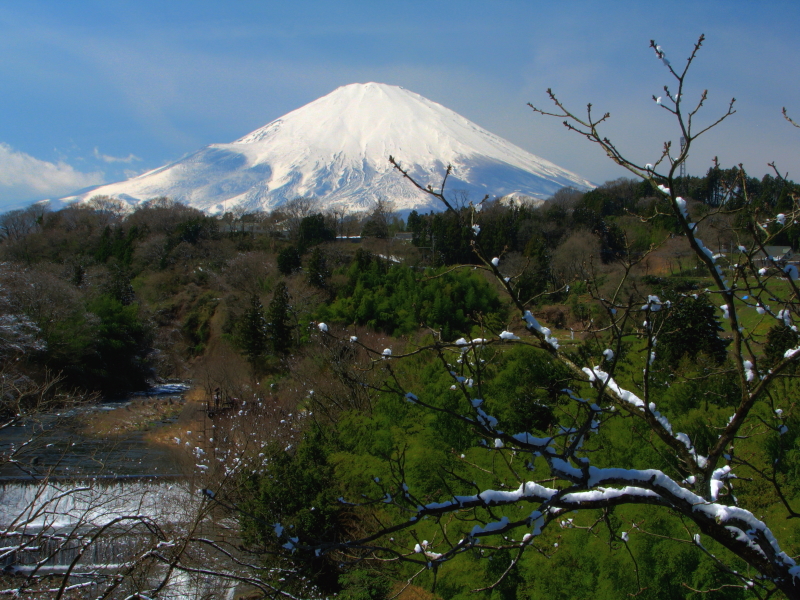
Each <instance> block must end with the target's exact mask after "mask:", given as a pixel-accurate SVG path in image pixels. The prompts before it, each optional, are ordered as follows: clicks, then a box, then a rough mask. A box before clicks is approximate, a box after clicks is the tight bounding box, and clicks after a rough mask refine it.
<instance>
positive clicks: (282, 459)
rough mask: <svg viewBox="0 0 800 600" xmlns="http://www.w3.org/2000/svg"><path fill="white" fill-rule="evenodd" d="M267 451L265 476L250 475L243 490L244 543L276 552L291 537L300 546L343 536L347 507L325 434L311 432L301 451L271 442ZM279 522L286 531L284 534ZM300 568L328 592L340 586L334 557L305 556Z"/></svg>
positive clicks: (313, 581) (300, 446) (315, 583)
mask: <svg viewBox="0 0 800 600" xmlns="http://www.w3.org/2000/svg"><path fill="white" fill-rule="evenodd" d="M289 450H292V451H291V452H290V451H289ZM263 452H264V454H265V462H266V464H268V465H269V466H268V469H266V471H265V472H264V474H263V475H257V474H255V473H254V474H251V475H249V476H247V477H246V479H245V480H244V481H243V486H242V489H241V490H240V492H241V498H242V501H241V503H240V505H239V506H240V508H241V512H242V515H243V516H242V535H243V537H244V539H245V541H246V542H247V543H250V544H255V545H257V546H260V547H262V548H264V549H265V550H267V551H270V550H272V551H274V550H275V549H276V548H277V547H278V546H281V545H283V544H284V543H286V542H288V540H289V539H290V538H297V540H298V541H297V543H298V545H302V544H319V543H322V542H325V541H336V540H338V539H340V537H341V536H342V532H343V521H344V513H345V509H344V507H343V505H341V504H340V503H339V502H337V497H338V495H339V494H338V493H337V486H336V483H335V480H334V478H333V469H332V467H331V465H330V463H329V461H328V457H327V454H328V449H327V448H326V447H325V443H324V438H323V436H322V433H321V432H320V431H319V430H312V431H310V432H308V433H307V434H306V435H305V436H304V437H303V439H302V440H301V441H300V442H299V444H298V446H297V449H296V450H293V449H291V448H285V447H283V445H281V444H278V443H272V444H271V445H270V446H269V447H267V448H264V449H263ZM276 524H280V526H281V528H282V531H283V532H284V533H282V537H281V538H278V536H277V535H276V528H275V525H276ZM279 531H280V530H279ZM297 568H298V569H300V571H301V573H302V575H303V576H305V577H307V578H308V579H309V580H310V581H311V583H313V584H314V585H316V586H318V587H319V588H320V589H321V590H322V591H323V592H334V591H337V590H338V588H339V582H338V578H339V572H338V566H337V565H336V564H335V563H334V562H332V561H331V560H330V559H328V558H316V559H308V558H306V559H305V560H301V561H298V564H297Z"/></svg>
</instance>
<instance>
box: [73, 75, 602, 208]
mask: <svg viewBox="0 0 800 600" xmlns="http://www.w3.org/2000/svg"><path fill="white" fill-rule="evenodd" d="M390 155H391V156H394V157H395V158H396V159H397V160H398V161H399V162H401V163H402V165H403V166H404V168H407V169H409V171H410V172H411V173H412V174H413V175H414V176H415V177H416V178H418V180H419V181H420V182H421V183H423V184H428V183H430V184H432V185H434V186H437V187H438V185H439V183H440V182H441V177H442V175H443V174H444V171H445V169H446V166H447V165H448V164H450V165H452V166H453V174H452V176H451V179H450V180H449V185H448V188H449V189H450V190H452V191H460V192H464V193H467V194H468V195H469V197H470V198H473V197H474V199H475V200H480V199H481V198H483V196H484V195H485V194H489V195H490V196H492V197H494V196H505V195H509V194H514V195H517V196H527V197H530V198H538V199H544V198H546V197H548V196H550V195H551V194H552V193H553V192H555V191H556V190H558V189H559V188H561V187H564V186H573V187H578V188H586V187H590V186H591V183H590V182H588V181H587V180H585V179H583V178H581V177H579V176H577V175H574V174H573V173H570V172H568V171H565V170H564V169H561V168H560V167H557V166H556V165H554V164H552V163H550V162H548V161H546V160H544V159H541V158H539V157H537V156H534V155H533V154H530V153H529V152H526V151H524V150H522V149H521V148H519V147H517V146H514V145H513V144H511V143H510V142H508V141H506V140H504V139H502V138H500V137H498V136H496V135H494V134H492V133H490V132H488V131H486V130H485V129H483V128H481V127H479V126H478V125H476V124H474V123H472V122H471V121H469V120H468V119H465V118H464V117H462V116H460V115H459V114H457V113H455V112H453V111H452V110H450V109H447V108H445V107H444V106H442V105H441V104H437V103H436V102H432V101H430V100H428V99H426V98H424V97H422V96H420V95H419V94H415V93H414V92H411V91H408V90H406V89H404V88H402V87H397V86H392V85H386V84H382V83H364V84H350V85H346V86H343V87H340V88H337V89H336V90H334V91H333V92H331V93H330V94H328V95H327V96H323V97H322V98H319V99H317V100H315V101H313V102H311V103H309V104H307V105H305V106H303V107H301V108H298V109H297V110H294V111H292V112H290V113H288V114H286V115H284V116H283V117H280V118H278V119H276V120H274V121H272V122H271V123H269V124H267V125H265V126H264V127H261V128H260V129H257V130H255V131H253V132H252V133H249V134H247V135H246V136H244V137H242V138H240V139H238V140H236V141H235V142H232V143H229V144H212V145H210V146H207V147H206V148H203V149H202V150H200V151H198V152H196V153H194V154H192V155H190V156H188V157H186V158H184V159H182V160H180V161H177V162H175V163H173V164H170V165H166V166H164V167H161V168H159V169H155V170H153V171H150V172H148V173H144V174H143V175H140V176H138V177H135V178H133V179H129V180H128V181H124V182H120V183H114V184H110V185H106V186H101V187H99V188H96V189H94V190H92V191H90V192H88V193H85V194H83V195H82V196H78V197H76V199H88V198H89V197H91V196H94V195H97V194H105V195H109V196H113V197H118V198H121V199H124V200H127V201H129V202H131V203H138V202H141V201H144V200H147V199H149V198H152V197H156V196H169V197H171V198H173V199H175V200H179V201H182V202H185V203H187V204H190V205H191V206H195V207H196V208H199V209H202V210H205V211H207V212H209V213H221V212H225V211H227V210H230V208H232V207H233V206H235V205H239V204H244V205H245V207H246V208H248V209H251V210H257V209H266V210H271V209H273V208H277V207H278V206H280V205H281V204H282V203H283V202H285V201H286V200H290V199H292V198H295V197H297V196H313V197H316V198H318V199H319V200H320V201H321V202H322V204H323V206H326V207H334V206H335V207H340V208H345V209H349V210H363V209H367V208H369V207H370V206H371V205H372V204H373V203H374V201H375V200H376V199H378V198H382V199H384V200H389V201H392V202H393V207H394V209H395V210H398V211H403V212H407V211H409V210H411V209H414V208H415V209H417V210H424V211H427V210H428V209H433V210H441V209H442V207H441V206H438V205H436V203H435V201H433V199H432V198H430V197H428V196H426V195H425V194H424V193H422V192H420V191H419V190H417V189H416V188H414V187H413V186H411V185H410V184H409V182H408V181H405V180H404V179H403V178H402V177H401V176H400V174H399V173H397V171H396V170H394V168H393V167H392V165H390V163H389V161H388V157H389V156H390Z"/></svg>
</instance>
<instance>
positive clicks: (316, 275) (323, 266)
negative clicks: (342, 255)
mask: <svg viewBox="0 0 800 600" xmlns="http://www.w3.org/2000/svg"><path fill="white" fill-rule="evenodd" d="M307 269H308V283H310V284H311V285H313V286H314V287H318V288H320V289H324V288H325V286H326V283H327V279H328V275H329V273H328V265H327V261H326V260H325V254H323V253H322V251H321V250H320V249H319V248H314V250H313V251H312V252H311V257H310V258H309V259H308V265H307Z"/></svg>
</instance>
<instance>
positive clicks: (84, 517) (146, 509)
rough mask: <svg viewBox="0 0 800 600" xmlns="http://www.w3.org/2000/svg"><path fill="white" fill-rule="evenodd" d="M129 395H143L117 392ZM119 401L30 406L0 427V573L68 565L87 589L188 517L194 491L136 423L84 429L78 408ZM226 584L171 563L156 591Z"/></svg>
mask: <svg viewBox="0 0 800 600" xmlns="http://www.w3.org/2000/svg"><path fill="white" fill-rule="evenodd" d="M183 389H184V388H178V389H176V388H172V389H169V388H168V389H166V390H161V391H163V392H166V393H179V392H181V391H183ZM157 391H158V390H157ZM137 401H145V400H143V399H142V398H131V399H128V400H127V402H129V403H134V402H137ZM120 406H123V407H124V406H125V404H124V403H123V404H120V403H110V404H100V405H97V406H94V407H83V408H78V409H73V410H70V411H65V412H62V413H60V414H47V415H40V416H39V417H38V418H37V419H36V420H32V419H31V420H28V421H26V422H24V423H22V424H21V425H20V426H17V427H10V428H6V429H5V430H3V431H0V455H6V456H8V455H9V454H10V453H12V452H13V453H15V454H14V457H15V458H16V459H17V462H16V463H14V462H4V463H0V569H3V571H4V573H6V574H13V575H16V576H17V577H21V578H23V579H24V578H26V577H29V576H30V575H31V574H33V573H35V574H36V575H37V576H46V575H54V576H57V575H63V574H64V573H66V572H67V570H68V569H73V570H72V571H70V572H71V577H70V584H73V585H80V584H85V585H87V586H88V587H87V588H86V589H85V590H83V591H82V593H85V594H88V595H87V597H91V596H92V594H93V593H94V594H95V595H96V592H97V590H98V589H100V588H99V587H97V586H102V585H104V584H105V583H106V582H108V581H111V579H110V578H111V577H112V576H113V575H114V574H115V573H117V572H120V570H121V569H123V568H124V567H125V565H127V564H129V563H130V561H131V560H132V558H133V557H135V556H136V555H137V553H138V552H141V551H142V548H148V547H152V546H153V544H154V543H158V540H159V539H162V538H163V539H169V537H170V536H179V535H180V532H181V531H182V530H183V529H184V528H185V527H186V525H187V524H188V523H191V522H192V519H194V518H195V515H196V514H197V508H198V505H199V504H200V502H201V499H200V493H199V491H198V490H196V489H193V487H192V482H191V480H190V479H189V478H186V477H183V476H182V475H181V470H182V469H181V467H180V461H179V457H180V454H179V453H178V452H176V451H175V450H173V449H172V448H169V447H162V446H159V445H154V444H152V443H150V442H149V441H148V438H147V436H146V435H145V433H144V432H142V431H129V432H125V433H121V434H119V435H115V436H113V437H110V438H109V437H107V438H103V439H101V438H97V437H91V436H87V435H84V433H83V431H84V429H83V427H84V426H85V419H83V417H85V416H86V415H87V414H89V413H91V412H92V411H101V412H102V411H107V410H118V409H119V408H120ZM175 418H176V417H172V418H170V419H165V420H164V421H163V422H162V424H164V425H166V424H170V423H172V422H174V420H175ZM87 540H91V543H87ZM73 563H74V565H73ZM71 565H72V566H71ZM163 576H164V568H163V567H159V568H156V569H154V570H153V572H152V573H151V574H150V575H149V577H152V578H154V579H155V580H157V579H158V577H163ZM12 580H13V578H12ZM232 594H233V590H232V588H231V586H230V585H229V584H227V583H226V582H224V581H220V580H219V579H218V578H214V577H190V576H188V575H186V574H185V573H184V574H182V573H177V572H176V573H175V574H173V575H172V576H171V577H169V586H168V589H167V590H165V591H164V593H162V594H161V596H160V597H166V598H208V597H216V598H219V597H224V596H230V595H232Z"/></svg>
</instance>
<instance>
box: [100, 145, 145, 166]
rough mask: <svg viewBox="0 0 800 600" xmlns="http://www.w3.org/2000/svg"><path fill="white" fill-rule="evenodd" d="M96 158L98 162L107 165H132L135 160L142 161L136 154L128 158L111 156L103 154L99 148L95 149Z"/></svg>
mask: <svg viewBox="0 0 800 600" xmlns="http://www.w3.org/2000/svg"><path fill="white" fill-rule="evenodd" d="M94 157H95V158H96V159H98V160H102V161H105V162H107V163H117V162H121V163H132V162H133V161H135V160H142V159H141V158H139V157H138V156H136V155H135V154H133V153H131V154H129V155H128V156H125V157H121V156H109V155H108V154H102V153H101V152H100V151H99V150H98V149H97V147H95V149H94Z"/></svg>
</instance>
